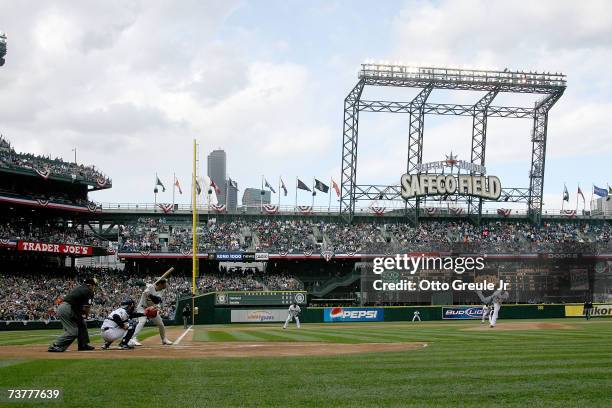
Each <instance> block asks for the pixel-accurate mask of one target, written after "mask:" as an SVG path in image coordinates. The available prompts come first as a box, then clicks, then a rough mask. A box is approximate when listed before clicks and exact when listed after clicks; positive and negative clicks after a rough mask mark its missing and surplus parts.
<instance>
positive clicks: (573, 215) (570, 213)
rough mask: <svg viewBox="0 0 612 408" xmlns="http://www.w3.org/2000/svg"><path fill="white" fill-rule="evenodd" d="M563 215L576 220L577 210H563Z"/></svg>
mask: <svg viewBox="0 0 612 408" xmlns="http://www.w3.org/2000/svg"><path fill="white" fill-rule="evenodd" d="M561 215H563V216H564V217H567V218H576V210H561Z"/></svg>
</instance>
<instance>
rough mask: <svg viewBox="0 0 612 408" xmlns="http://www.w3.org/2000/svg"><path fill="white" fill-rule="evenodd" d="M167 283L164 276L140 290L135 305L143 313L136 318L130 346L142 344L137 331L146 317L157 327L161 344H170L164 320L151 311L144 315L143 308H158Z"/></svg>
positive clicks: (145, 320)
mask: <svg viewBox="0 0 612 408" xmlns="http://www.w3.org/2000/svg"><path fill="white" fill-rule="evenodd" d="M167 285H168V281H167V280H166V278H164V277H161V278H159V279H158V280H156V281H155V283H150V284H148V285H147V287H146V289H145V290H144V291H143V292H142V295H141V296H140V302H138V306H137V307H136V311H137V312H138V313H143V316H141V317H139V318H138V325H137V326H136V331H135V332H134V337H132V339H131V340H130V342H129V344H130V345H132V346H142V344H140V342H139V341H138V333H140V331H141V330H142V328H143V327H144V325H145V323H146V322H147V319H150V320H151V321H152V322H153V323H155V325H156V326H157V328H158V329H159V336H160V337H161V341H162V344H164V345H170V344H172V342H171V341H170V340H168V338H167V337H166V327H165V326H164V322H163V320H162V318H161V316H160V315H159V313H155V315H154V316H153V313H151V314H150V315H149V317H147V316H145V315H144V313H145V309H147V308H150V307H155V308H159V305H160V304H161V302H162V296H163V294H164V290H166V287H167Z"/></svg>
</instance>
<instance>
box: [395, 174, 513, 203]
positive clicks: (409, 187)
mask: <svg viewBox="0 0 612 408" xmlns="http://www.w3.org/2000/svg"><path fill="white" fill-rule="evenodd" d="M401 188H402V189H401V191H402V197H403V198H404V200H408V199H410V198H415V197H422V196H430V195H453V194H456V193H458V194H459V195H470V196H477V197H482V198H486V199H488V200H497V199H498V198H499V196H500V195H501V183H500V182H499V178H497V177H495V176H469V175H458V176H457V175H444V174H404V175H403V176H402V180H401Z"/></svg>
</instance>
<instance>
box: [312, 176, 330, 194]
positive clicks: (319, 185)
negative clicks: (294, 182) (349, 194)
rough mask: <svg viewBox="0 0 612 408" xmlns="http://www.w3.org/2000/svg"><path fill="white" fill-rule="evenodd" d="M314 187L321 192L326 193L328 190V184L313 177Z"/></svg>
mask: <svg viewBox="0 0 612 408" xmlns="http://www.w3.org/2000/svg"><path fill="white" fill-rule="evenodd" d="M315 188H316V189H317V190H319V191H320V192H322V193H327V192H328V191H329V186H328V185H327V184H325V183H323V182H322V181H320V180H317V179H315Z"/></svg>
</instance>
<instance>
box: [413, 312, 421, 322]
mask: <svg viewBox="0 0 612 408" xmlns="http://www.w3.org/2000/svg"><path fill="white" fill-rule="evenodd" d="M415 320H418V321H419V322H420V321H421V312H419V311H418V310H415V311H414V313H413V315H412V321H413V322H414V321H415Z"/></svg>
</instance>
